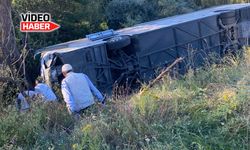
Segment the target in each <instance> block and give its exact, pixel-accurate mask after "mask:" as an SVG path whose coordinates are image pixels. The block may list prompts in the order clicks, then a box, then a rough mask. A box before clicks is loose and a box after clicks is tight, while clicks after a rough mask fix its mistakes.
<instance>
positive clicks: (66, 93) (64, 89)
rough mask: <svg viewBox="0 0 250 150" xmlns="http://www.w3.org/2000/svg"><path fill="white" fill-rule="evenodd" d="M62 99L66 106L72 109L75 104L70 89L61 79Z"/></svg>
mask: <svg viewBox="0 0 250 150" xmlns="http://www.w3.org/2000/svg"><path fill="white" fill-rule="evenodd" d="M61 90H62V95H63V100H64V101H65V102H66V104H67V107H68V108H69V109H70V111H74V108H75V104H74V99H73V96H72V95H71V93H70V89H69V87H68V86H67V84H66V82H65V81H64V80H63V81H62V85H61Z"/></svg>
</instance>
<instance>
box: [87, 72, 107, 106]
mask: <svg viewBox="0 0 250 150" xmlns="http://www.w3.org/2000/svg"><path fill="white" fill-rule="evenodd" d="M84 76H85V78H86V80H87V82H88V85H89V88H90V90H91V91H92V93H93V94H94V95H95V96H96V97H97V98H98V100H99V101H100V102H103V101H104V97H103V96H102V94H101V92H100V91H99V90H98V89H97V88H96V87H95V86H94V84H93V83H92V82H91V81H90V79H89V77H88V76H87V75H84Z"/></svg>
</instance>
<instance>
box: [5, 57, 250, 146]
mask: <svg viewBox="0 0 250 150" xmlns="http://www.w3.org/2000/svg"><path fill="white" fill-rule="evenodd" d="M249 56H250V55H246V56H245V60H241V61H238V59H232V58H231V59H229V58H226V59H225V61H224V63H225V64H223V65H211V67H210V68H203V69H200V70H197V72H195V73H193V71H190V72H189V73H188V74H187V75H186V76H184V77H183V78H182V79H178V80H174V79H171V78H170V77H168V76H166V77H165V78H164V79H163V80H162V82H161V84H158V85H156V86H154V87H153V88H151V89H150V90H148V91H146V92H144V93H143V94H142V95H140V94H135V95H133V96H132V97H131V98H127V99H126V100H123V99H112V100H109V101H108V104H107V105H106V107H105V108H103V107H101V105H98V104H96V105H95V106H94V107H92V108H91V109H89V110H87V111H86V112H85V113H84V114H83V116H82V118H81V119H80V121H78V122H74V121H73V120H72V118H71V117H70V116H69V115H68V113H67V110H66V109H65V106H64V105H62V104H60V103H46V104H43V103H42V102H40V101H39V100H37V101H34V102H33V103H32V109H31V111H29V112H25V113H21V114H18V113H17V112H15V111H14V109H13V108H7V109H4V112H3V113H1V114H0V117H1V123H0V146H1V147H3V148H23V149H75V150H78V149H79V150H80V149H91V150H95V149H243V150H244V149H248V144H249V143H248V142H249V135H248V132H249V127H250V126H249V123H248V122H249V120H248V117H249V109H250V108H249V100H250V92H249V91H250V74H249V67H250V62H249Z"/></svg>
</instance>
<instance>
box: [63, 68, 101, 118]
mask: <svg viewBox="0 0 250 150" xmlns="http://www.w3.org/2000/svg"><path fill="white" fill-rule="evenodd" d="M62 74H63V76H64V77H65V78H64V79H63V80H62V85H61V90H62V94H63V99H64V101H65V102H66V105H67V108H68V110H69V112H70V113H71V114H72V115H73V116H74V117H75V118H76V119H79V116H80V113H81V112H83V111H84V110H85V109H87V108H88V107H90V106H91V105H93V104H94V103H95V101H94V97H93V94H94V95H95V96H96V97H97V99H98V100H99V101H100V102H102V104H104V103H105V102H104V97H103V95H102V94H101V93H100V91H99V90H98V89H97V88H96V87H95V86H94V85H93V83H92V82H91V81H90V79H89V78H88V76H87V75H85V74H83V73H74V72H73V68H72V66H71V65H70V64H65V65H63V66H62Z"/></svg>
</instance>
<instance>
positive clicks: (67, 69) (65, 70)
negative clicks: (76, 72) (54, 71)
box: [62, 64, 73, 77]
mask: <svg viewBox="0 0 250 150" xmlns="http://www.w3.org/2000/svg"><path fill="white" fill-rule="evenodd" d="M71 71H73V68H72V66H71V65H70V64H64V65H63V66H62V74H63V76H64V77H66V75H67V73H69V72H71Z"/></svg>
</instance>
